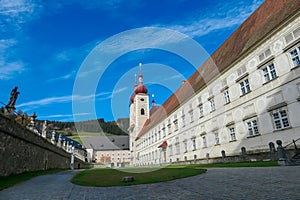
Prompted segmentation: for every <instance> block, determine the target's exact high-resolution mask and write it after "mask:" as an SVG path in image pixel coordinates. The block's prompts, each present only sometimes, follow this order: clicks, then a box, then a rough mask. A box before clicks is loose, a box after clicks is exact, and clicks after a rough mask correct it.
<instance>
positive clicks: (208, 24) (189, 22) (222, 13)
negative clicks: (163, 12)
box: [157, 0, 263, 37]
mask: <svg viewBox="0 0 300 200" xmlns="http://www.w3.org/2000/svg"><path fill="white" fill-rule="evenodd" d="M262 2H263V1H262V0H257V1H256V0H255V1H253V3H252V4H250V5H239V6H236V7H231V6H232V3H228V4H227V5H226V2H225V3H224V4H223V7H222V10H219V12H218V13H217V14H215V13H213V14H209V15H207V14H206V15H204V16H203V15H202V14H198V15H197V16H199V17H198V18H193V19H185V20H184V21H183V22H177V23H173V24H171V25H170V24H168V25H166V24H158V25H157V26H159V27H164V28H169V29H172V30H176V31H179V32H181V33H184V34H187V35H189V36H191V37H195V36H198V37H199V36H203V35H206V34H209V33H211V32H212V31H216V30H221V29H226V28H231V27H233V26H237V25H239V24H241V23H242V22H243V21H245V20H246V19H247V18H248V17H249V16H250V14H251V13H253V11H254V10H255V9H257V7H258V6H259V5H260V4H261V3H262Z"/></svg>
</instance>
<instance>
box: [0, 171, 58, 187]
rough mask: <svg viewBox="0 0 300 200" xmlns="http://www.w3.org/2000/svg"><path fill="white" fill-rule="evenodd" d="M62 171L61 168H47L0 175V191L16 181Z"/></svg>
mask: <svg viewBox="0 0 300 200" xmlns="http://www.w3.org/2000/svg"><path fill="white" fill-rule="evenodd" d="M60 171H63V170H62V169H49V170H43V171H35V172H25V173H22V174H16V175H11V176H5V177H3V176H0V191H1V190H3V189H5V188H8V187H11V186H14V185H16V184H18V183H21V182H24V181H27V180H29V179H32V178H34V177H36V176H41V175H46V174H53V173H57V172H60Z"/></svg>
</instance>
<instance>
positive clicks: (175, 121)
mask: <svg viewBox="0 0 300 200" xmlns="http://www.w3.org/2000/svg"><path fill="white" fill-rule="evenodd" d="M174 126H175V131H177V130H178V120H177V119H175V120H174Z"/></svg>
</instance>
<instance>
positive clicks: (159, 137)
mask: <svg viewBox="0 0 300 200" xmlns="http://www.w3.org/2000/svg"><path fill="white" fill-rule="evenodd" d="M158 139H159V140H160V139H161V134H160V131H158Z"/></svg>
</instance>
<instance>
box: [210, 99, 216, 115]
mask: <svg viewBox="0 0 300 200" xmlns="http://www.w3.org/2000/svg"><path fill="white" fill-rule="evenodd" d="M209 103H210V111H211V112H213V111H215V110H216V106H215V100H214V99H213V98H212V99H210V100H209Z"/></svg>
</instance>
